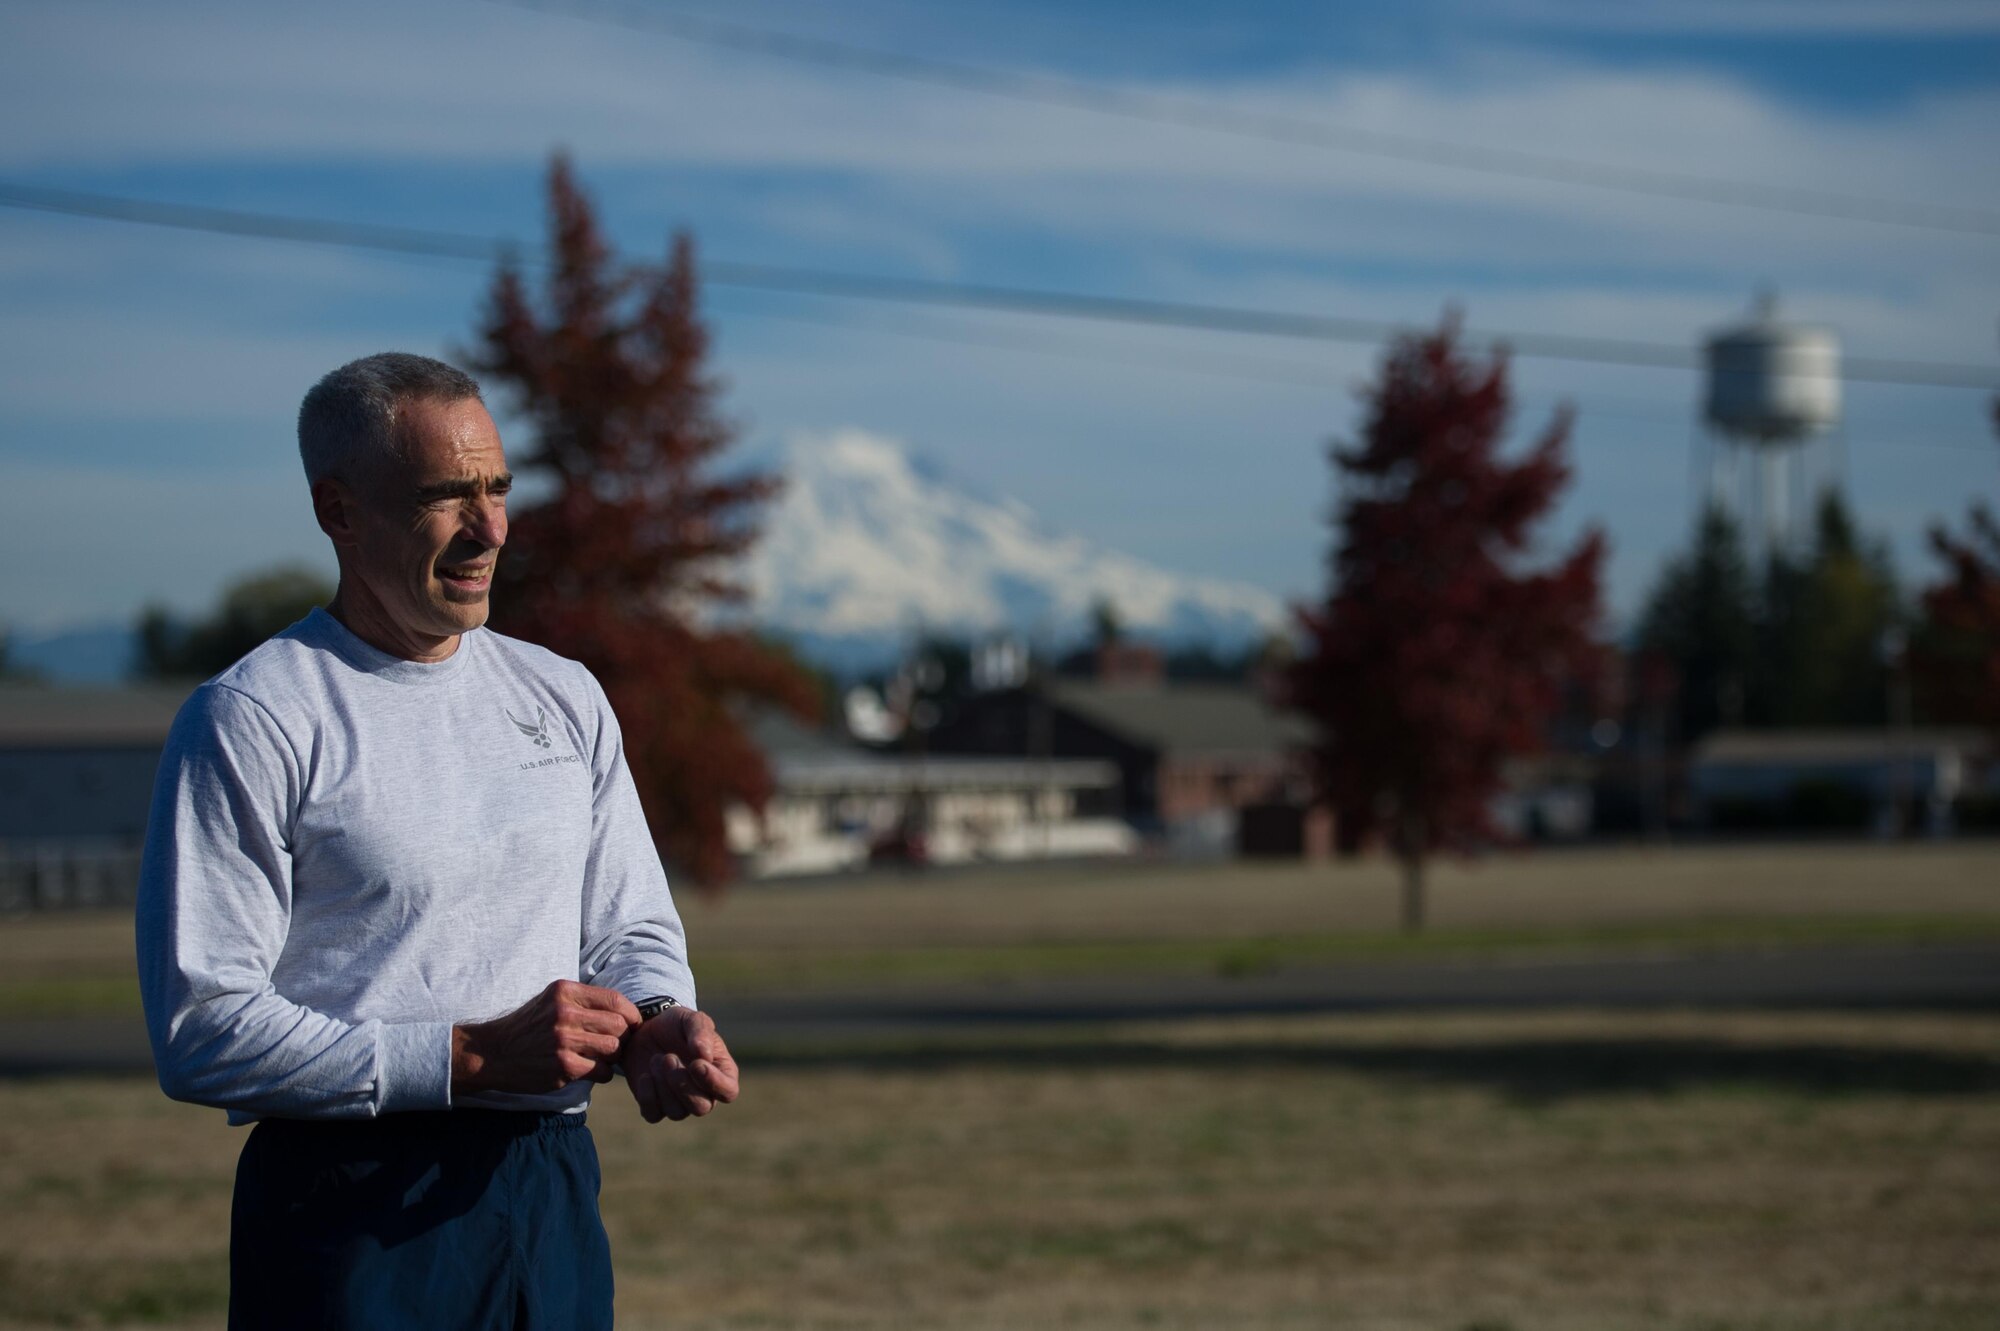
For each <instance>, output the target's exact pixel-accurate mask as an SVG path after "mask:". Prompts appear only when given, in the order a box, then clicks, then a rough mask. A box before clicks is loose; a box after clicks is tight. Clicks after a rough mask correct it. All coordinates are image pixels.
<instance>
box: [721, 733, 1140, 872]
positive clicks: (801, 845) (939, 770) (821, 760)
mask: <svg viewBox="0 0 2000 1331" xmlns="http://www.w3.org/2000/svg"><path fill="white" fill-rule="evenodd" d="M752 732H753V734H754V736H755V738H756V740H757V743H758V747H760V748H761V749H762V750H763V751H764V754H765V756H766V758H767V759H768V760H769V762H770V764H771V768H772V775H773V777H774V778H775V783H776V786H777V789H776V791H775V792H774V794H773V795H772V798H771V800H770V802H769V804H768V805H767V806H766V808H765V810H764V816H763V818H762V819H761V820H760V819H759V818H757V816H756V815H754V814H753V813H752V812H751V811H750V810H749V809H747V808H741V807H738V808H735V809H731V810H730V812H729V818H728V833H729V845H730V849H731V850H732V851H734V852H735V853H736V854H737V856H738V857H739V858H740V860H741V862H742V864H743V866H744V870H745V872H746V873H747V874H749V875H750V876H751V877H756V878H769V877H778V876H783V875H788V874H810V873H833V872H839V871H842V870H847V869H854V868H859V867H861V866H863V865H865V864H868V863H871V862H874V861H880V860H895V861H902V862H914V863H924V864H938V865H951V864H967V863H976V862H982V861H985V862H993V861H1008V860H1024V859H1049V858H1077V857H1084V856H1099V855H1125V854H1130V853H1131V852H1133V851H1134V850H1136V849H1137V848H1138V838H1137V837H1136V836H1135V835H1134V834H1133V832H1132V830H1131V828H1130V827H1129V826H1127V825H1126V823H1125V822H1124V821H1123V820H1122V819H1120V818H1118V817H1117V816H1116V810H1117V783H1118V772H1117V769H1116V768H1115V767H1114V766H1112V765H1111V764H1110V763H1106V762H1095V761H1074V760H1051V761H1045V762H1042V761H1028V760H1018V759H1010V758H982V757H966V756H950V755H939V754H935V753H927V754H923V755H913V754H901V753H882V752H876V751H872V750H869V749H864V748H862V747H860V746H859V745H856V744H852V743H849V742H847V741H845V740H843V739H840V738H838V737H836V736H834V735H831V734H828V733H825V732H822V731H815V730H809V729H807V728H805V727H803V726H801V725H799V724H798V723H797V722H795V721H792V720H791V719H790V718H789V717H786V716H784V715H782V714H780V713H767V714H763V715H760V716H759V717H758V718H756V720H755V721H754V722H753V723H752Z"/></svg>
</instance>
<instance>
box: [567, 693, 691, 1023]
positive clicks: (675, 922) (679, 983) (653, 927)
mask: <svg viewBox="0 0 2000 1331" xmlns="http://www.w3.org/2000/svg"><path fill="white" fill-rule="evenodd" d="M586 677H587V678H588V676H586ZM588 687H589V690H590V694H591V698H592V702H593V703H594V707H593V709H592V711H593V712H594V714H595V716H594V724H595V728H596V733H595V734H594V735H592V736H591V752H590V780H591V806H590V856H589V859H588V860H587V861H586V863H585V866H584V878H583V938H582V940H581V971H580V974H581V978H582V980H583V982H584V983H585V984H594V985H600V986H602V987H604V988H607V989H616V990H617V991H618V992H619V993H621V994H624V995H625V996H626V997H627V998H629V999H631V1000H632V1001H633V1002H635V1003H642V1002H645V1001H646V1000H647V999H650V998H671V999H673V1000H674V1001H676V1002H677V1003H679V1004H681V1005H682V1006H683V1007H690V1008H691V1007H693V1006H695V990H694V972H693V971H692V970H690V969H689V968H688V954H687V934H686V932H685V930H684V929H683V928H682V926H681V917H680V912H679V911H677V910H676V909H675V908H674V898H673V893H672V891H671V890H669V888H668V886H667V875H666V871H665V870H664V869H662V868H661V867H660V854H659V851H658V850H657V849H656V848H655V847H654V845H653V836H652V833H651V831H650V830H649V829H648V828H647V826H646V813H645V810H644V809H643V808H641V807H640V804H639V791H638V788H637V787H636V786H635V785H634V784H633V782H632V772H631V770H630V768H628V767H627V766H626V764H625V743H624V737H623V735H622V734H621V733H620V731H619V728H618V718H617V717H616V716H615V715H614V714H613V713H612V710H611V703H610V701H609V700H608V699H607V698H606V697H605V696H604V690H603V689H602V688H601V687H599V686H598V683H597V681H596V680H595V679H594V678H592V679H589V685H588Z"/></svg>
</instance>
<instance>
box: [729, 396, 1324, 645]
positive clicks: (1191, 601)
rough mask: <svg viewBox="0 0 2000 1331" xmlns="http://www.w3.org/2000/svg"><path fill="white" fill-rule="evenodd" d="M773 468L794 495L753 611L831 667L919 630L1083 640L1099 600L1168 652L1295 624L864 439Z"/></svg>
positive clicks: (796, 443)
mask: <svg viewBox="0 0 2000 1331" xmlns="http://www.w3.org/2000/svg"><path fill="white" fill-rule="evenodd" d="M776 466H777V467H778V468H779V469H781V470H782V471H783V472H784V474H785V479H786V489H785V493H784V496H783V498H782V499H781V500H780V501H779V502H778V504H777V505H776V506H775V507H774V508H773V510H772V511H771V512H770V513H769V514H768V515H767V518H766V521H765V523H764V537H763V539H762V540H761V541H760V542H759V543H758V545H757V547H756V549H755V550H754V551H753V553H752V555H751V559H750V582H751V586H752V588H753V590H754V594H755V601H754V603H753V611H754V613H755V615H756V618H757V619H758V621H759V622H760V623H762V624H764V625H766V626H767V627H769V628H771V629H774V630H776V631H778V632H779V633H781V634H782V635H784V636H786V637H789V638H791V639H792V640H793V641H795V642H796V643H798V644H799V646H800V648H801V650H802V651H804V652H806V653H807V654H809V655H812V656H815V657H817V658H819V659H820V660H822V661H826V662H827V663H829V664H834V665H847V664H851V663H853V662H854V661H855V660H857V659H868V658H872V657H879V656H882V655H885V654H888V653H892V652H894V650H895V649H896V648H897V647H898V646H899V645H900V644H901V643H902V642H903V640H904V638H905V636H906V635H907V634H908V632H909V631H910V630H911V629H912V628H913V627H915V626H918V625H921V626H923V627H924V628H927V629H937V630H948V631H954V632H961V633H964V632H979V631H985V630H994V629H1011V630H1013V631H1015V632H1019V633H1024V634H1025V633H1031V632H1040V633H1044V634H1047V635H1050V636H1052V637H1054V638H1055V639H1057V640H1058V641H1061V640H1066V639H1071V638H1074V637H1076V636H1078V635H1080V634H1081V633H1082V632H1084V631H1085V629H1086V627H1087V625H1088V623H1089V616H1090V610H1091V607H1092V605H1093V604H1094V603H1095V602H1096V601H1097V600H1098V599H1100V598H1106V599H1109V600H1110V601H1111V603H1112V604H1113V605H1115V606H1116V607H1117V611H1118V615H1119V618H1120V620H1121V622H1122V623H1123V624H1124V625H1125V626H1126V627H1127V628H1128V629H1131V630H1132V631H1134V632H1136V633H1139V634H1143V635H1145V636H1147V637H1151V638H1156V639H1158V640H1160V641H1163V642H1167V643H1182V642H1194V641H1207V642H1212V643H1215V644H1217V645H1220V646H1224V647H1234V646H1241V645H1242V644H1244V643H1247V642H1250V641H1254V640H1256V639H1257V638H1259V637H1261V636H1262V635H1263V634H1265V633H1267V632H1269V631H1270V630H1271V629H1273V628H1276V627H1278V626H1279V625H1281V624H1282V623H1283V622H1284V619H1285V607H1284V604H1283V602H1281V601H1280V600H1279V599H1278V598H1277V597H1276V596H1273V595H1272V594H1271V593H1269V592H1267V591H1264V590H1262V589H1261V588H1257V587H1252V586H1249V585H1247V584H1244V583H1238V582H1229V581H1225V580H1223V579H1219V578H1207V577H1200V576H1196V575H1190V574H1183V573H1176V572H1172V571H1169V570H1167V569H1164V568H1161V567H1159V566H1158V565H1155V564H1150V563H1147V562H1146V561H1144V560H1141V559H1138V558H1135V557H1133V556H1131V555H1127V554H1123V553H1120V552H1118V551H1116V550H1108V549H1105V548H1104V547H1102V546H1100V545H1097V544H1095V543H1094V542H1092V541H1090V540H1089V539H1087V538H1085V537H1083V536H1078V535H1075V534H1073V533H1068V532H1061V531H1057V530H1055V529H1053V528H1052V527H1050V526H1049V525H1048V524H1046V523H1045V522H1043V521H1042V520H1041V519H1040V518H1038V517H1037V516H1036V515H1035V514H1034V513H1033V512H1032V511H1030V510H1029V509H1028V508H1027V507H1026V506H1025V505H1024V504H1022V503H1020V502H1019V501H1017V500H1013V499H1007V498H1001V497H994V496H987V495H981V494H978V493H976V492H975V491H973V490H972V489H971V488H969V487H967V486H965V485H963V484H960V483H958V482H955V481H954V480H952V479H951V478H949V477H947V476H945V475H944V474H943V473H942V471H940V470H939V469H938V468H936V467H934V466H931V465H929V464H926V463H924V462H922V461H920V460H918V459H916V458H913V457H912V456H911V455H910V453H909V452H908V451H907V450H906V449H905V448H904V447H903V446H902V445H901V444H899V443H897V442H895V441H893V440H889V439H885V438H882V437H880V436H878V435H873V434H869V433H867V432H865V431H861V430H843V431H839V432H836V433H832V434H826V435H812V436H802V437H799V438H797V439H794V440H793V441H792V442H791V443H790V445H789V446H788V447H787V448H786V449H785V450H784V452H783V454H782V456H781V457H780V458H779V459H777V461H776Z"/></svg>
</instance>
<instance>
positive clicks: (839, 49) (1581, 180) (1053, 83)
mask: <svg viewBox="0 0 2000 1331" xmlns="http://www.w3.org/2000/svg"><path fill="white" fill-rule="evenodd" d="M491 3H494V4H501V5H506V6H508V7H510V8H515V9H527V10H533V11H537V12H541V13H547V14H553V15H557V16H560V17H564V18H576V19H582V20H585V21H587V22H593V23H608V24H615V25H619V26H622V27H626V28H632V29H636V30H638V31H642V32H653V33H658V34H660V35H661V36H665V37H670V38H674V39H677V40H680V41H686V42H695V43H699V44H701V45H704V46H715V47H722V48H725V49H728V50H733V51H745V52H750V53H752V54H756V55H765V56H776V57H778V58H780V59H784V60H791V61H795V62H798V63H802V64H810V65H820V66H824V67H828V68H833V69H843V70H850V71H853V72H855V73H861V74H870V75H875V76H878V77H882V78H893V79H901V80H903V81H905V82H911V83H923V84H929V85H931V86H934V87H946V88H953V89H958V90H961V91H966V92H976V93H981V94H984V95H986V96H991V97H1004V98H1008V99H1010V100H1013V101H1020V102H1034V103H1038V104H1041V105H1045V106H1060V107H1064V108H1067V109H1070V110H1080V111H1089V112H1093V113H1096V114H1099V115H1107V116H1117V117H1120V118H1122V119H1126V120H1144V121H1152V122H1156V123H1160V124H1169V125H1176V126H1179V127H1181V128H1183V129H1196V130H1205V131H1209V132H1212V133H1217V134H1229V135H1235V136H1237V137H1241V138H1252V139H1262V140H1265V141H1268V142H1273V143H1285V144H1292V145H1294V146H1299V147H1307V148H1318V149H1324V150H1328V151H1332V152H1344V153H1353V154H1356V155H1359V156H1365V157H1380V158H1387V159H1390V160H1394V161H1403V162H1415V163H1419V164H1421V165H1425V166H1438V167H1446V168H1449V169H1452V170H1457V171H1472V172H1478V173H1480V174H1483V175H1490V176H1505V177H1510V178H1513V179H1517V180H1533V181H1539V182H1541V183H1543V184H1558V185H1575V186H1581V187H1584V188H1588V189H1597V190H1608V191H1613V192H1617V193H1625V194H1641V195H1646V196H1649V197H1652V198H1665V199H1679V200H1684V201H1693V202H1697V203H1707V204H1717V205H1722V206H1725V207H1731V208H1750V209H1757V210H1760V211H1764V212H1780V213H1790V214H1794V215H1797V216H1804V217H1818V218H1825V219H1831V220H1834V221H1841V222H1872V223H1878V224H1881V225H1884V226H1901V227H1916V228H1920V229H1922V230H1927V231H1950V232H1959V233H1965V234H1970V235H1977V236H2000V210H1995V209H1991V208H1976V207H1969V206H1965V205H1961V204H1945V203H1930V202H1925V201H1922V200H1910V199H1884V198H1875V197H1869V196H1864V195H1854V194H1842V193H1839V192H1837V191H1833V190H1823V189H1814V188H1809V187H1805V186H1795V185H1771V184H1766V183H1764V182H1762V181H1753V180H1732V179H1726V178H1723V177H1719V176H1702V175H1693V174H1689V173H1685V172H1678V171H1661V170H1657V169H1655V168H1652V167H1644V166H1627V165H1623V164H1620V163H1616V162H1601V161H1585V160H1582V159H1579V158H1570V157H1558V156H1554V155H1551V154H1547V153H1538V152H1530V151H1526V150H1523V149H1519V148H1496V147H1490V146H1480V145H1475V144H1468V143H1452V142H1448V141H1446V140H1442V139H1430V138H1423V137H1421V136H1418V135H1412V134H1397V133H1392V132H1389V131H1385V130H1375V129H1364V128H1361V127H1359V126H1354V125H1338V124H1332V123H1328V122H1326V121H1319V120H1309V119H1306V118H1304V117H1301V116H1291V115H1284V114H1281V113H1278V112H1274V111H1251V110H1245V109H1243V108H1241V107H1234V106H1228V105H1225V104H1223V103H1220V102H1209V101H1201V100H1198V99H1195V98H1191V97H1177V96H1172V95H1169V94H1164V93H1151V92H1137V91H1134V90H1132V89H1129V88H1115V87H1108V86H1105V85H1103V84H1095V83H1086V82H1083V81H1081V80H1076V79H1066V78H1059V77H1056V76H1054V75H1048V74H1024V73H1020V72H1017V71H1014V70H1004V69H993V68H988V67H985V66H980V65H966V64H960V63H958V62H956V61H949V60H937V59H933V58H931V57H929V56H915V55H905V54H902V53H899V52H893V51H882V50H876V49H873V48H870V47H863V46H853V45H849V44H848V43H845V42H836V41H829V40H826V39H824V38H819V37H803V36H800V35H798V34H796V33H788V32H780V31H778V30H775V29H771V28H762V27H754V26H752V25H750V24H746V23H738V22H735V21H733V20H727V19H713V18H706V17H702V16H699V15H694V14H687V13H675V12H670V11H668V10H664V9H662V8H659V7H657V6H648V7H646V8H645V9H643V10H635V9H633V8H632V7H631V6H629V5H624V4H605V3H598V2H597V0H491Z"/></svg>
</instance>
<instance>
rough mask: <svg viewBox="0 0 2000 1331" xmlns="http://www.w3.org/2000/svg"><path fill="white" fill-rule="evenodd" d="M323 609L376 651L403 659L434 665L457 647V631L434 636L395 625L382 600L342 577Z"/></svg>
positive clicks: (445, 658) (458, 635)
mask: <svg viewBox="0 0 2000 1331" xmlns="http://www.w3.org/2000/svg"><path fill="white" fill-rule="evenodd" d="M326 612H327V613H328V614H329V615H332V616H333V617H334V618H335V619H337V620H339V621H340V623H341V625H342V627H344V628H345V629H346V630H347V631H348V632H349V633H352V634H353V635H354V636H355V637H357V638H359V639H361V641H363V642H365V643H367V644H368V645H369V646H370V647H373V648H374V649H375V650H376V651H378V652H387V653H388V654H389V655H391V656H395V657H400V658H402V659H403V660H405V661H421V662H423V663H424V664H426V665H435V664H437V663H438V662H439V661H443V660H447V659H449V658H450V656H451V654H452V653H453V652H455V651H457V650H458V640H459V638H460V636H462V635H460V634H457V633H453V634H450V635H449V636H447V637H442V638H436V637H431V636H430V635H428V634H412V633H409V632H407V631H405V630H403V629H401V628H399V627H398V626H397V625H396V623H395V621H394V620H392V619H391V618H390V617H389V616H388V614H387V613H386V612H384V610H383V609H382V603H381V602H380V601H378V600H376V599H375V598H374V597H373V596H370V595H369V594H368V593H367V591H366V589H358V590H357V587H356V585H355V584H352V583H350V582H348V581H347V580H346V579H345V578H343V579H342V580H341V583H340V587H339V589H338V590H337V591H335V592H334V594H333V599H332V600H331V601H328V602H327V603H326Z"/></svg>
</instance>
